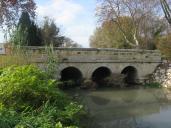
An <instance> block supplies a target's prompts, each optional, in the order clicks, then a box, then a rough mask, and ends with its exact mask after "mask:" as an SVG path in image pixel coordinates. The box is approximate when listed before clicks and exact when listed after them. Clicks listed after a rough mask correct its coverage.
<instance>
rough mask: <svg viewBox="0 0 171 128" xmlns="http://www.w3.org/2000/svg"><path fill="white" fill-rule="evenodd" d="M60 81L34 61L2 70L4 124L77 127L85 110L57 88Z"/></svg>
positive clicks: (0, 111)
mask: <svg viewBox="0 0 171 128" xmlns="http://www.w3.org/2000/svg"><path fill="white" fill-rule="evenodd" d="M57 84H58V82H57V81H55V80H53V79H50V78H49V75H48V74H46V73H45V72H44V71H42V70H40V69H39V68H37V67H36V66H33V65H25V66H11V67H8V68H4V69H2V71H1V74H0V127H4V128H13V127H16V128H65V127H66V128H67V127H68V128H76V126H79V122H80V121H79V120H80V116H81V115H82V114H84V111H83V109H82V106H81V105H78V103H76V102H72V101H71V99H70V98H69V97H68V96H66V95H65V94H64V93H63V92H61V91H60V90H59V89H58V88H57Z"/></svg>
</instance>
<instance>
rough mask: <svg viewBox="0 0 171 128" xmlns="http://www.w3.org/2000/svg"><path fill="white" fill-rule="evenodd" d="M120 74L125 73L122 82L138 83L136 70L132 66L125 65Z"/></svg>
mask: <svg viewBox="0 0 171 128" xmlns="http://www.w3.org/2000/svg"><path fill="white" fill-rule="evenodd" d="M121 74H124V75H125V79H124V82H125V83H126V84H128V85H135V84H137V83H138V70H137V69H136V68H135V67H134V66H127V67H125V68H124V69H123V70H122V72H121Z"/></svg>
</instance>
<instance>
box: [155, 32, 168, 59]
mask: <svg viewBox="0 0 171 128" xmlns="http://www.w3.org/2000/svg"><path fill="white" fill-rule="evenodd" d="M157 48H158V49H159V50H160V51H161V53H162V54H163V55H164V57H165V58H167V59H169V60H171V34H168V35H165V36H163V37H161V38H160V39H159V40H158V45H157Z"/></svg>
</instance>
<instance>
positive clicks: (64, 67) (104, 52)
mask: <svg viewBox="0 0 171 128" xmlns="http://www.w3.org/2000/svg"><path fill="white" fill-rule="evenodd" d="M43 49H44V48H36V47H30V48H29V50H31V51H33V52H34V53H35V52H36V53H40V51H42V50H43ZM54 54H55V56H56V57H57V58H58V61H59V64H58V66H57V67H56V68H57V75H56V78H57V79H61V80H68V79H75V80H76V79H79V80H81V79H93V80H96V79H101V78H104V77H106V76H109V75H110V74H125V75H127V78H128V79H130V80H132V81H135V80H136V81H139V82H143V81H144V80H146V79H148V76H149V75H150V74H152V73H153V72H154V70H155V69H156V67H157V66H158V65H159V64H160V63H161V54H160V52H159V51H156V50H136V49H106V48H102V49H99V48H54ZM45 56H46V53H44V54H42V55H41V56H39V57H37V59H36V62H37V63H40V64H41V63H43V62H44V61H45V59H44V58H45ZM42 60H44V61H42Z"/></svg>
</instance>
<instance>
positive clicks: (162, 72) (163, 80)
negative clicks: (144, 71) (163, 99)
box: [152, 62, 171, 88]
mask: <svg viewBox="0 0 171 128" xmlns="http://www.w3.org/2000/svg"><path fill="white" fill-rule="evenodd" d="M152 80H153V82H158V83H160V84H161V85H162V87H166V88H171V63H166V62H165V63H162V64H161V65H159V66H158V67H157V68H156V70H155V72H154V73H153V75H152Z"/></svg>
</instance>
